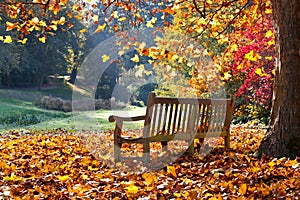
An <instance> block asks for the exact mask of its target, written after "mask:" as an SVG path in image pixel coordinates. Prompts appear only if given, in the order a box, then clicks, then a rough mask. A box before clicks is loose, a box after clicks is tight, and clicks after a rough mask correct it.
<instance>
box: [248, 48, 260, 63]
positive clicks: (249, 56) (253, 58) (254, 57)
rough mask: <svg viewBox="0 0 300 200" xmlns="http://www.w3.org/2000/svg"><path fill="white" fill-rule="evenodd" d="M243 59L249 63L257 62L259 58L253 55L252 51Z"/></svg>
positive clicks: (257, 55)
mask: <svg viewBox="0 0 300 200" xmlns="http://www.w3.org/2000/svg"><path fill="white" fill-rule="evenodd" d="M245 58H246V59H249V60H251V61H257V60H259V59H261V56H260V55H259V54H255V55H254V51H253V50H251V51H250V52H249V53H247V54H245Z"/></svg>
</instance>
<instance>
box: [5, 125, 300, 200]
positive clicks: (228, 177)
mask: <svg viewBox="0 0 300 200" xmlns="http://www.w3.org/2000/svg"><path fill="white" fill-rule="evenodd" d="M264 132H265V131H264V130H261V129H247V128H246V129H244V128H241V127H237V128H233V131H232V135H233V137H232V139H231V144H232V150H230V151H224V150H223V149H222V148H220V147H218V146H217V147H216V148H214V149H213V150H212V151H211V152H210V153H209V154H207V155H206V156H205V157H201V156H193V157H188V156H182V157H181V158H179V159H178V161H177V162H175V163H173V164H170V165H168V166H166V167H165V168H163V169H161V170H158V171H148V172H145V173H133V172H127V173H126V172H121V171H120V170H118V169H117V168H110V167H108V166H107V165H104V164H103V163H102V162H101V161H99V160H97V159H95V157H93V155H91V154H90V152H89V151H88V149H87V146H86V144H85V143H84V141H85V140H84V138H85V137H86V136H87V135H88V134H91V133H90V132H84V133H76V132H68V131H66V130H63V129H57V130H52V131H47V134H44V132H42V131H37V132H30V131H24V132H16V131H11V132H9V133H8V134H3V135H1V138H0V146H1V149H0V158H1V159H0V160H1V161H0V169H1V172H2V173H1V175H0V195H1V196H3V197H4V198H6V197H7V198H8V197H10V198H14V199H18V198H27V199H32V198H55V199H58V198H65V199H71V198H77V199H87V198H89V199H91V198H96V199H112V198H115V199H116V198H120V199H138V198H150V199H211V200H212V199H228V198H229V199H237V198H238V199H274V198H275V199H278V198H291V199H292V198H298V197H299V194H300V191H299V188H300V180H299V178H298V177H299V176H300V174H299V173H300V162H299V159H298V160H297V159H296V160H290V159H287V158H281V159H276V158H272V157H263V158H262V159H257V158H254V157H253V156H252V155H251V154H250V153H251V152H253V151H255V149H256V148H257V146H258V141H260V140H261V139H262V137H263V135H264V134H263V133H264ZM98 135H99V133H98ZM101 135H102V134H101ZM112 135H113V133H112V132H106V133H105V134H103V135H102V137H105V138H110V139H111V142H113V140H112ZM103 139H104V138H103ZM241 141H243V143H242V142H241ZM211 142H212V141H211ZM220 142H221V141H215V143H216V144H217V145H218V144H220ZM95 144H96V143H95V141H93V145H95ZM132 164H134V165H137V164H136V163H132ZM120 167H121V168H122V166H121V165H120ZM124 167H126V166H124Z"/></svg>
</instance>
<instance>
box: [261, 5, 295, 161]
mask: <svg viewBox="0 0 300 200" xmlns="http://www.w3.org/2000/svg"><path fill="white" fill-rule="evenodd" d="M271 2H272V6H273V17H274V27H275V37H276V57H277V61H276V76H275V83H274V93H273V106H272V112H271V118H270V127H269V130H268V133H267V135H266V136H265V138H264V140H263V141H262V143H261V145H260V148H259V150H258V153H259V155H262V154H266V155H270V156H274V157H283V156H286V157H291V158H294V157H296V156H298V157H300V1H299V0H271Z"/></svg>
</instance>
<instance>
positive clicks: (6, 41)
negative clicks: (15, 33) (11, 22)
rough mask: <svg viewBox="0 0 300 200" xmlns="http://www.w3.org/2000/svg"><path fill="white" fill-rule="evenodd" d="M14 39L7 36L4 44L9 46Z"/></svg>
mask: <svg viewBox="0 0 300 200" xmlns="http://www.w3.org/2000/svg"><path fill="white" fill-rule="evenodd" d="M12 41H13V40H12V38H11V36H10V35H6V36H5V38H4V40H3V43H6V44H8V43H12Z"/></svg>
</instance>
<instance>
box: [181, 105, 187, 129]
mask: <svg viewBox="0 0 300 200" xmlns="http://www.w3.org/2000/svg"><path fill="white" fill-rule="evenodd" d="M183 105H184V112H183V118H182V120H181V121H182V132H184V133H185V132H186V131H185V130H186V122H187V120H186V118H187V117H186V116H187V112H188V105H189V104H183Z"/></svg>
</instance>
